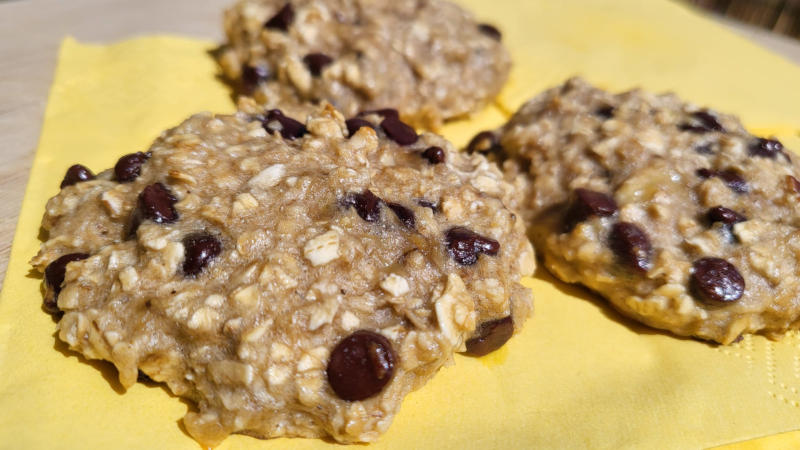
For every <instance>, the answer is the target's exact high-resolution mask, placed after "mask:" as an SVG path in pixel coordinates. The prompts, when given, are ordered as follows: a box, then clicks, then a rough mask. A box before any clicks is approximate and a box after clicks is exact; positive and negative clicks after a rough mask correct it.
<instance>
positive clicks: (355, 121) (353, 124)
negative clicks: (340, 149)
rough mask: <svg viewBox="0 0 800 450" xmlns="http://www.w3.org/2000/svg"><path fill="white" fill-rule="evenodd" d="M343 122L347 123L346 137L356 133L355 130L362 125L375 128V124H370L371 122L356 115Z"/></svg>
mask: <svg viewBox="0 0 800 450" xmlns="http://www.w3.org/2000/svg"><path fill="white" fill-rule="evenodd" d="M344 124H345V125H347V137H353V135H354V134H356V132H357V131H358V130H360V129H361V128H362V127H369V128H372V129H373V130H374V129H375V126H374V125H372V123H370V122H369V121H367V120H364V119H360V118H358V117H355V118H352V119H347V120H345V122H344Z"/></svg>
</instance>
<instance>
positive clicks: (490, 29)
mask: <svg viewBox="0 0 800 450" xmlns="http://www.w3.org/2000/svg"><path fill="white" fill-rule="evenodd" d="M478 30H479V31H480V32H481V33H483V34H485V35H486V36H489V37H490V38H492V39H494V40H495V41H500V40H502V39H503V34H502V33H500V30H498V29H497V27H495V26H494V25H489V24H488V23H481V24H479V25H478Z"/></svg>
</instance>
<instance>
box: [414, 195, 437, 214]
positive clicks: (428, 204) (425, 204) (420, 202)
mask: <svg viewBox="0 0 800 450" xmlns="http://www.w3.org/2000/svg"><path fill="white" fill-rule="evenodd" d="M417 204H418V205H419V206H422V207H423V208H430V209H431V210H432V211H433V212H434V213H438V212H439V204H438V203H436V202H432V201H430V200H425V199H424V198H421V199H418V200H417Z"/></svg>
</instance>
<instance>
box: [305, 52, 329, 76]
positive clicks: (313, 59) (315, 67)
mask: <svg viewBox="0 0 800 450" xmlns="http://www.w3.org/2000/svg"><path fill="white" fill-rule="evenodd" d="M303 62H304V63H305V64H306V67H308V70H309V71H310V72H311V75H314V76H315V77H318V76H320V75H321V74H322V69H324V68H325V66H327V65H329V64H331V63H332V62H333V58H331V57H330V56H328V55H326V54H324V53H309V54H307V55H306V56H305V57H304V58H303Z"/></svg>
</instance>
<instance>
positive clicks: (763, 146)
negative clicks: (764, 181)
mask: <svg viewBox="0 0 800 450" xmlns="http://www.w3.org/2000/svg"><path fill="white" fill-rule="evenodd" d="M780 153H783V144H781V143H780V141H778V140H775V139H764V138H756V140H755V141H753V142H752V143H751V144H750V154H751V155H752V156H760V157H762V158H775V156H777V155H778V154H780Z"/></svg>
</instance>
